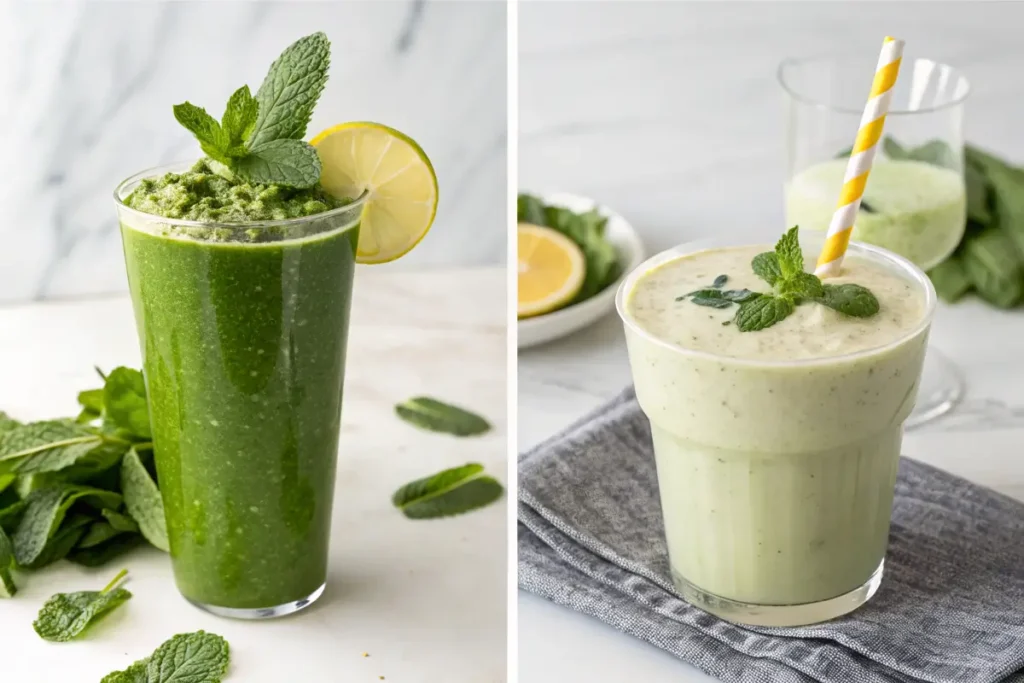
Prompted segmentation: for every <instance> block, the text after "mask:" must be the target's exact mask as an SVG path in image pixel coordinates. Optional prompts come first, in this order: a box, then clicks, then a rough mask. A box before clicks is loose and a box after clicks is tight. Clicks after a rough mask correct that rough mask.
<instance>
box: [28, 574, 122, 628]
mask: <svg viewBox="0 0 1024 683" xmlns="http://www.w3.org/2000/svg"><path fill="white" fill-rule="evenodd" d="M127 574H128V570H127V569H123V570H121V573H120V574H118V575H117V576H115V577H114V580H113V581H111V582H110V583H108V584H107V585H106V587H105V588H103V590H100V591H82V592H79V593H57V594H56V595H54V596H53V597H51V598H50V599H49V600H47V601H46V603H45V604H44V605H43V608H42V609H41V610H39V616H38V617H37V618H36V620H35V622H34V623H33V624H32V627H33V628H34V629H35V630H36V633H38V634H39V637H40V638H42V639H43V640H49V641H52V642H55V643H65V642H67V641H69V640H71V639H73V638H75V637H77V636H79V635H81V634H82V632H84V631H85V629H86V628H88V627H89V626H90V625H91V624H94V623H95V622H96V621H98V620H99V619H100V618H102V617H103V616H105V615H107V614H109V613H110V612H111V611H113V610H114V609H116V608H117V607H118V606H120V605H121V604H123V603H124V602H126V601H127V600H128V599H129V598H131V597H132V594H131V593H129V592H128V591H126V590H125V589H124V588H119V587H118V585H119V584H120V583H121V581H122V580H123V579H124V577H125V576H127Z"/></svg>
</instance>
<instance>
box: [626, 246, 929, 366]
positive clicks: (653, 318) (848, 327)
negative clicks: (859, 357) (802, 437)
mask: <svg viewBox="0 0 1024 683" xmlns="http://www.w3.org/2000/svg"><path fill="white" fill-rule="evenodd" d="M771 250H772V247H771V246H770V245H764V246H743V247H731V248H728V249H710V250H707V251H701V252H697V253H694V254H689V255H687V256H683V257H680V258H678V259H675V260H672V261H669V262H668V263H665V264H663V265H661V266H659V267H657V268H655V269H653V270H651V271H650V272H648V273H645V274H644V275H643V277H641V278H640V279H639V280H638V281H637V283H636V286H635V287H634V288H633V290H632V292H631V294H630V296H629V300H628V302H627V310H628V311H629V313H630V315H631V316H632V317H633V318H634V319H635V320H636V322H637V324H638V325H640V327H641V328H643V329H644V330H646V331H647V332H649V333H651V334H653V335H654V336H655V337H657V338H658V339H661V340H664V341H667V342H670V343H672V344H675V345H677V346H681V347H683V348H685V349H692V350H695V351H707V352H711V353H715V354H718V355H723V356H730V357H734V358H746V359H757V360H766V361H781V360H803V359H811V358H828V357H833V356H839V355H844V354H848V353H855V352H857V351H864V350H866V349H872V348H877V347H880V346H885V345H886V344H888V343H890V342H892V341H894V340H896V339H899V338H900V337H902V336H903V335H904V334H905V333H906V332H908V331H909V330H912V329H913V328H915V327H917V326H918V325H919V324H920V323H921V321H922V319H923V318H924V315H925V302H924V300H923V299H922V298H921V296H920V294H919V293H918V287H917V286H916V285H915V284H914V283H912V282H910V281H909V280H907V279H906V278H905V277H903V276H901V275H899V274H897V273H894V272H893V271H891V270H889V269H887V268H886V267H885V266H883V265H881V264H878V263H873V262H870V261H868V260H866V259H864V258H860V257H857V256H854V255H850V256H849V257H847V259H846V260H845V261H844V263H843V272H842V274H841V276H840V277H835V278H829V280H828V282H829V283H830V284H843V283H856V284H858V285H861V286H863V287H867V288H868V289H869V290H871V292H872V293H873V294H874V295H875V297H876V298H877V299H878V302H879V306H880V308H879V312H878V313H877V314H876V315H874V316H871V317H870V318H853V317H850V316H847V315H843V314H842V313H839V312H837V311H834V310H832V309H831V308H828V307H826V306H823V305H821V304H817V303H804V304H801V305H799V306H797V307H796V310H794V311H793V313H792V314H791V315H790V316H789V317H787V318H786V319H785V320H783V321H781V322H779V323H776V324H775V325H772V326H771V327H768V328H766V329H764V330H759V331H757V332H740V331H739V330H738V329H737V328H736V326H735V325H733V324H731V323H730V324H725V323H726V322H727V321H730V320H732V318H733V316H734V315H735V314H736V306H730V307H729V308H727V309H716V308H708V307H706V306H698V305H697V304H694V303H693V302H691V301H690V300H689V299H682V300H677V299H678V297H681V296H683V295H684V294H687V293H689V292H692V291H694V290H696V289H702V288H704V287H708V286H710V285H711V283H712V282H713V281H714V279H715V278H716V277H717V276H719V275H728V276H729V279H728V281H727V282H726V284H725V286H724V289H744V288H745V289H750V290H753V291H756V292H770V291H771V288H770V287H769V285H768V284H767V283H766V282H764V281H763V280H761V279H760V278H758V277H757V276H756V275H755V274H754V272H753V271H752V270H751V268H750V262H751V260H752V259H753V258H754V256H756V255H757V254H759V253H761V252H764V251H771ZM805 268H806V269H807V270H808V271H811V270H813V268H814V258H813V257H811V256H807V260H806V265H805Z"/></svg>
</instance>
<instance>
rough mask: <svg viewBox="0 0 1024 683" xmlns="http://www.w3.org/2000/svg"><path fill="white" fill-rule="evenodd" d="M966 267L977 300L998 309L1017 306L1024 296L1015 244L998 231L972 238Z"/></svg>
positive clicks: (967, 247)
mask: <svg viewBox="0 0 1024 683" xmlns="http://www.w3.org/2000/svg"><path fill="white" fill-rule="evenodd" d="M963 265H964V271H965V272H966V273H967V277H968V278H969V279H970V281H971V284H972V285H974V289H975V291H977V293H978V296H980V297H981V298H982V299H984V300H985V301H987V302H988V303H990V304H992V305H993V306H996V307H998V308H1012V307H1013V306H1016V305H1017V304H1018V303H1019V302H1020V300H1021V296H1022V295H1024V273H1022V270H1021V260H1020V257H1019V255H1018V253H1017V251H1016V249H1015V247H1014V244H1013V240H1012V239H1011V238H1010V236H1009V235H1007V234H1006V233H1005V232H1003V231H1002V230H1000V229H999V228H997V227H989V228H985V229H984V230H982V231H981V232H980V233H977V234H974V235H970V236H968V238H967V239H966V240H965V241H964V244H963Z"/></svg>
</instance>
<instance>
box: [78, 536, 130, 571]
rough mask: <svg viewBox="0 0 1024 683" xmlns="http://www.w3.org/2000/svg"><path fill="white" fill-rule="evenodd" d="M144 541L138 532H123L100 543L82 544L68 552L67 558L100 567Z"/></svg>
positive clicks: (88, 565)
mask: <svg viewBox="0 0 1024 683" xmlns="http://www.w3.org/2000/svg"><path fill="white" fill-rule="evenodd" d="M142 543H143V539H142V536H140V535H138V534H131V533H122V534H118V535H117V536H114V537H113V538H111V539H110V540H109V541H106V542H104V543H100V544H99V545H95V546H90V547H88V548H82V547H81V546H80V545H79V546H78V547H76V548H74V549H73V550H72V551H71V552H70V553H68V554H67V557H66V558H65V559H67V560H68V562H74V563H75V564H79V565H81V566H83V567H99V566H101V565H105V564H107V563H108V562H110V561H111V560H112V559H114V558H115V557H120V556H121V555H123V554H124V553H126V552H128V551H129V550H133V549H134V548H136V547H138V546H139V545H141V544H142Z"/></svg>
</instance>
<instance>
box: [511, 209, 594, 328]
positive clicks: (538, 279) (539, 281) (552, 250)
mask: <svg viewBox="0 0 1024 683" xmlns="http://www.w3.org/2000/svg"><path fill="white" fill-rule="evenodd" d="M517 252H518V254H517V262H518V269H519V288H518V311H517V312H518V316H519V317H520V318H528V317H530V316H535V315H541V314H543V313H550V312H551V311H554V310H557V309H559V308H562V307H563V306H565V305H566V304H568V303H569V302H570V301H572V299H573V297H575V296H576V294H578V293H579V291H580V288H581V287H583V279H584V276H585V274H586V259H585V257H584V256H583V251H582V250H581V249H580V248H579V246H578V245H577V244H576V243H575V242H573V241H572V240H571V239H569V238H568V237H566V236H565V235H563V234H562V233H560V232H558V231H557V230H552V229H551V228H547V227H544V226H541V225H532V224H530V223H520V224H519V231H518V248H517Z"/></svg>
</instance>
